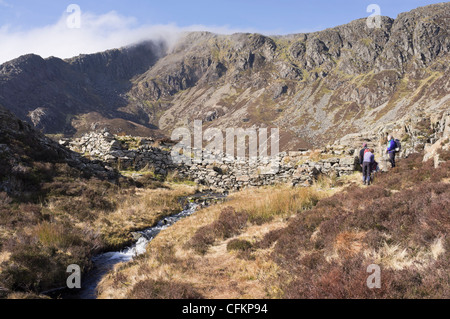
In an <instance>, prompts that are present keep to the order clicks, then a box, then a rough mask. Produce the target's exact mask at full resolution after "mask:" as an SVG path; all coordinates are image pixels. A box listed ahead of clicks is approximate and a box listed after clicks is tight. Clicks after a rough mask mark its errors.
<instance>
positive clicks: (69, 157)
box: [0, 106, 119, 200]
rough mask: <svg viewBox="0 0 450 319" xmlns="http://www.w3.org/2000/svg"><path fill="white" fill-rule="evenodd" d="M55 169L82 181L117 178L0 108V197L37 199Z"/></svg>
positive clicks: (99, 163) (103, 166) (102, 167)
mask: <svg viewBox="0 0 450 319" xmlns="http://www.w3.org/2000/svg"><path fill="white" fill-rule="evenodd" d="M58 165H63V166H65V167H66V168H67V171H69V172H70V171H71V174H74V173H76V174H77V175H79V176H83V177H85V178H90V177H97V178H99V179H103V180H116V179H117V178H118V177H119V175H118V173H117V172H115V171H114V170H113V169H112V168H109V169H108V168H106V167H105V164H103V163H102V162H100V161H90V160H88V159H87V158H84V157H81V156H80V155H79V154H78V153H75V152H72V151H69V150H68V149H67V148H65V147H63V146H61V145H59V144H58V143H56V142H54V141H53V140H51V139H50V138H47V137H46V136H44V135H43V134H41V133H39V132H37V131H36V130H35V129H34V128H33V127H32V126H31V125H30V124H28V123H24V122H22V121H21V120H19V119H18V118H16V117H15V116H14V115H13V114H12V113H11V112H9V111H8V110H6V109H5V108H3V107H2V106H0V193H1V192H5V193H7V194H8V195H10V196H12V197H16V196H17V197H19V198H21V199H22V200H27V199H29V197H33V196H34V197H35V196H39V192H40V191H41V187H42V185H41V184H42V183H43V182H45V181H48V180H51V179H52V178H53V177H54V175H58V174H60V172H59V173H58V172H57V171H58V170H57V169H56V166H58ZM66 173H67V172H66ZM60 175H63V174H60Z"/></svg>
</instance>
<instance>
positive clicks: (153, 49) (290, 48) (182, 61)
mask: <svg viewBox="0 0 450 319" xmlns="http://www.w3.org/2000/svg"><path fill="white" fill-rule="evenodd" d="M449 23H450V3H442V4H436V5H430V6H427V7H422V8H418V9H415V10H412V11H411V12H407V13H402V14H400V15H399V16H398V17H397V18H396V19H395V20H394V19H391V18H388V17H383V18H382V24H381V28H379V29H369V28H368V27H367V25H366V20H365V19H360V20H356V21H353V22H351V23H349V24H346V25H342V26H338V27H335V28H331V29H327V30H324V31H320V32H314V33H309V34H294V35H287V36H271V37H269V36H263V35H259V34H234V35H230V36H225V35H216V34H212V33H207V32H196V33H189V34H186V35H185V36H183V37H181V38H180V40H179V41H178V43H177V44H176V45H175V46H174V47H173V48H167V47H166V46H165V45H164V44H161V43H145V44H142V45H138V46H135V47H130V48H124V49H120V50H112V51H107V52H105V53H99V54H94V55H86V56H80V57H77V58H73V59H69V60H66V61H63V60H60V59H55V58H49V59H46V60H43V59H41V58H39V57H37V56H33V55H30V56H24V57H21V58H19V59H16V60H14V61H11V62H8V63H5V64H3V65H2V66H0V104H2V105H4V106H5V107H7V108H9V109H11V110H12V111H13V112H14V113H16V114H17V115H18V116H19V117H20V118H21V119H24V120H25V119H26V120H28V121H30V122H32V123H33V124H34V125H35V126H36V127H38V128H40V129H42V130H43V131H44V132H46V133H61V132H64V133H67V134H74V133H77V132H78V133H84V132H85V131H89V130H92V129H98V128H103V127H104V126H108V125H109V127H111V128H113V129H115V130H116V131H115V133H119V132H126V133H129V134H134V135H152V134H156V133H160V132H163V133H165V134H166V135H168V136H170V135H171V132H172V131H173V129H174V128H175V127H179V126H183V125H186V124H189V125H190V123H192V122H193V121H194V120H203V122H204V124H205V128H206V127H217V128H220V129H225V128H227V127H242V128H246V127H252V126H255V127H273V126H277V127H279V128H280V130H281V148H282V150H293V149H296V148H299V147H305V146H311V145H314V146H323V145H326V144H329V143H330V142H334V141H336V140H337V139H339V138H342V137H344V136H345V135H347V134H351V133H356V132H361V131H369V132H370V131H371V130H374V129H375V128H377V127H379V126H380V125H385V124H387V123H392V122H394V123H397V124H399V123H400V124H401V123H402V121H406V120H408V118H411V117H415V116H422V117H428V116H429V115H430V114H432V115H433V116H435V115H437V116H442V113H443V112H444V111H445V110H447V109H448V108H449V106H450V101H449V97H450V95H449V92H450V83H449V76H448V74H449V72H448V71H449V70H448V68H449V67H448V65H449V51H450V41H449V36H448V30H449ZM156 128H158V129H159V130H155V129H156Z"/></svg>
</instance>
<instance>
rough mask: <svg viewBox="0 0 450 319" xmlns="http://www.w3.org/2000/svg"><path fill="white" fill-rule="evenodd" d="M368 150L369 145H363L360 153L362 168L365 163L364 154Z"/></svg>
mask: <svg viewBox="0 0 450 319" xmlns="http://www.w3.org/2000/svg"><path fill="white" fill-rule="evenodd" d="M367 150H368V148H367V143H364V144H363V148H362V150H360V151H359V165H361V167H362V165H363V162H364V153H365V152H366V151H367Z"/></svg>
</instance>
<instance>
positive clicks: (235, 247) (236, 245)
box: [227, 239, 253, 251]
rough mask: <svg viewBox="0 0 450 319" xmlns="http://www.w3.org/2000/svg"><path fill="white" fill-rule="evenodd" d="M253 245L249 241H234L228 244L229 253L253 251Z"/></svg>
mask: <svg viewBox="0 0 450 319" xmlns="http://www.w3.org/2000/svg"><path fill="white" fill-rule="evenodd" d="M252 247H253V245H252V243H251V242H249V241H248V240H241V239H233V240H231V241H230V242H229V243H228V244H227V250H228V251H246V250H251V249H252Z"/></svg>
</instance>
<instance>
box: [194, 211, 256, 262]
mask: <svg viewBox="0 0 450 319" xmlns="http://www.w3.org/2000/svg"><path fill="white" fill-rule="evenodd" d="M247 221H248V214H247V213H245V212H235V210H234V208H232V207H227V208H225V209H223V210H222V212H221V213H220V215H219V218H218V219H217V220H216V221H215V222H213V223H212V224H210V225H207V226H204V227H201V228H199V229H198V230H197V232H196V233H195V234H194V236H193V237H192V238H191V240H190V241H189V242H188V244H187V247H188V248H193V249H194V250H195V251H197V252H198V253H200V254H205V253H206V252H207V250H208V248H209V246H211V245H212V244H214V242H215V241H216V239H227V238H230V237H233V236H235V235H238V234H240V233H241V232H242V230H243V229H244V228H245V226H246V224H247Z"/></svg>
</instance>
